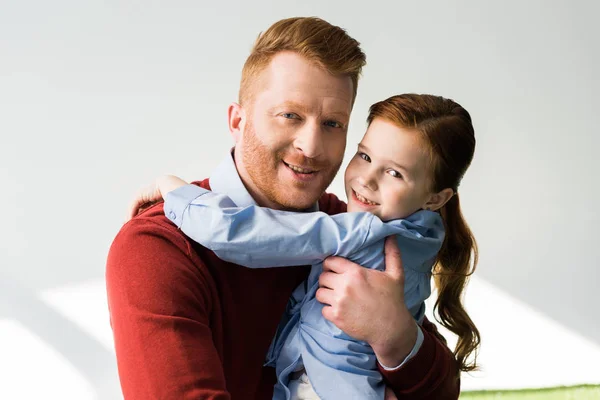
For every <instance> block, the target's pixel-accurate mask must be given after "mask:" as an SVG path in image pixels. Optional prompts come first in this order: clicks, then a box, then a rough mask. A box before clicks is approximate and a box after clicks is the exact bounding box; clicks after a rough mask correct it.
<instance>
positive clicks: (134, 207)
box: [125, 199, 140, 222]
mask: <svg viewBox="0 0 600 400" xmlns="http://www.w3.org/2000/svg"><path fill="white" fill-rule="evenodd" d="M139 207H140V203H139V201H138V199H135V200H133V201H132V202H131V203H129V207H128V208H127V220H126V221H125V222H127V221H129V220H130V219H131V218H133V217H135V216H136V215H137V213H138V209H139Z"/></svg>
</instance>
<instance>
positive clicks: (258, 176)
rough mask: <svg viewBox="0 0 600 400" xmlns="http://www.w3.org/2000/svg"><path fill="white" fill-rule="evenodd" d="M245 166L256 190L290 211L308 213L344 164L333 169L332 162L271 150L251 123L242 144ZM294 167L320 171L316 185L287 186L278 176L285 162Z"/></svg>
mask: <svg viewBox="0 0 600 400" xmlns="http://www.w3.org/2000/svg"><path fill="white" fill-rule="evenodd" d="M242 158H243V162H244V166H245V168H246V171H247V173H248V175H250V179H252V182H253V183H254V185H255V187H256V188H257V189H258V190H259V191H260V192H261V194H262V195H263V196H265V197H266V198H267V199H268V200H269V201H271V202H274V203H277V204H279V205H281V207H282V208H283V209H287V210H305V209H307V208H309V207H312V206H313V205H314V204H315V203H316V202H317V201H318V200H319V198H320V197H321V195H322V194H323V193H324V192H325V189H327V187H328V186H329V184H330V183H331V181H332V180H333V178H335V175H336V174H337V172H338V170H339V168H340V166H341V164H342V162H341V160H340V162H339V163H338V165H335V166H333V167H332V165H331V163H330V162H328V160H323V161H316V160H315V159H312V158H307V157H304V156H301V155H288V156H287V157H286V151H285V149H280V150H277V151H273V150H271V149H270V148H269V147H268V146H266V145H264V144H263V143H262V142H261V141H260V139H259V138H258V137H257V136H256V134H255V131H254V126H253V125H252V122H251V121H247V123H246V127H245V130H244V140H243V142H242ZM284 158H285V160H286V162H289V163H290V164H293V165H301V166H303V167H309V168H313V169H315V170H319V175H320V176H319V177H317V181H316V182H306V183H304V182H301V181H296V182H294V184H293V186H291V187H290V185H289V184H283V183H282V182H280V179H279V177H278V173H279V168H280V167H281V165H282V161H283V160H284Z"/></svg>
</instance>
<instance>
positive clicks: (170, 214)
mask: <svg viewBox="0 0 600 400" xmlns="http://www.w3.org/2000/svg"><path fill="white" fill-rule="evenodd" d="M169 218H171V219H172V220H173V221H175V218H176V216H175V213H174V212H173V211H170V212H169Z"/></svg>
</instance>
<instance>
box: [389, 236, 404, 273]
mask: <svg viewBox="0 0 600 400" xmlns="http://www.w3.org/2000/svg"><path fill="white" fill-rule="evenodd" d="M384 253H385V273H386V274H388V275H389V276H391V277H392V278H394V279H396V280H398V281H401V280H402V279H404V268H403V267H402V257H401V256H400V249H399V248H398V243H397V242H396V237H395V236H388V237H387V238H386V239H385V247H384Z"/></svg>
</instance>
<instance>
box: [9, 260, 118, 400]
mask: <svg viewBox="0 0 600 400" xmlns="http://www.w3.org/2000/svg"><path fill="white" fill-rule="evenodd" d="M3 317H6V318H9V319H13V320H16V321H18V322H19V323H20V324H21V325H23V326H24V327H25V328H26V329H28V330H29V331H30V332H31V333H32V334H34V335H35V336H37V337H38V338H40V339H41V340H43V341H44V343H45V344H46V345H48V346H49V347H51V348H53V349H54V350H56V351H57V352H58V353H60V354H61V355H62V356H63V357H64V358H65V359H66V360H68V362H69V363H70V364H71V365H72V366H73V367H74V368H76V369H77V371H78V372H79V373H81V375H82V376H83V377H84V378H85V379H86V381H87V382H88V383H89V384H90V385H91V386H92V387H93V389H94V391H95V393H96V398H98V399H112V398H115V394H117V393H120V392H121V389H120V386H119V382H118V379H117V378H116V376H115V374H114V371H115V358H114V354H112V353H110V352H109V351H108V350H106V348H104V347H103V346H102V344H101V343H99V342H98V341H97V340H95V339H94V338H92V337H90V335H89V334H88V333H87V332H85V331H84V330H82V329H81V328H80V327H79V326H77V325H75V324H74V323H73V322H72V321H70V320H69V319H67V318H65V317H64V316H62V315H61V314H60V313H58V312H57V311H56V310H54V309H53V308H51V307H49V306H48V305H47V304H45V303H44V302H43V301H42V300H41V299H40V298H39V296H38V295H36V294H35V293H34V292H33V291H31V290H29V289H27V288H26V287H24V286H23V285H21V284H19V283H18V282H16V281H15V280H13V279H11V278H10V277H9V276H6V275H5V274H4V273H3V272H2V271H0V318H3Z"/></svg>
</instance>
